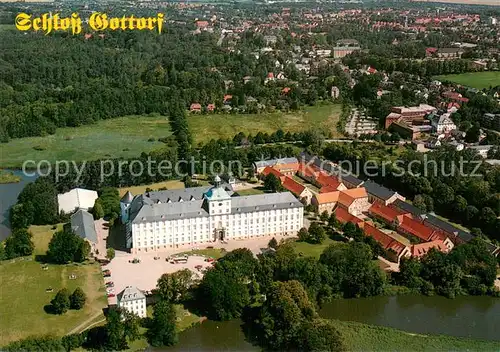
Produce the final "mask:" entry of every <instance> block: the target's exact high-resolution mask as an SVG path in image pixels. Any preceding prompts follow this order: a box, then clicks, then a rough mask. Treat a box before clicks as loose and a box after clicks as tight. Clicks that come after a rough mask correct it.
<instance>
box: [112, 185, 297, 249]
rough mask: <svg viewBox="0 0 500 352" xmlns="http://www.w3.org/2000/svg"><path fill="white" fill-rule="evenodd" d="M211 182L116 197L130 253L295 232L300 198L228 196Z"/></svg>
mask: <svg viewBox="0 0 500 352" xmlns="http://www.w3.org/2000/svg"><path fill="white" fill-rule="evenodd" d="M231 194H232V191H231V190H230V187H229V186H228V187H224V186H223V185H222V184H221V180H220V178H219V177H218V176H216V178H215V186H213V187H211V186H209V187H195V188H186V189H179V190H168V191H159V192H146V193H144V194H141V195H138V196H136V197H132V194H130V193H129V192H127V194H126V195H125V196H124V197H123V198H122V199H121V209H122V214H121V217H122V222H123V223H125V224H126V233H127V248H129V249H130V250H131V252H132V253H138V252H148V251H159V250H168V249H171V248H181V247H188V248H189V247H196V246H198V245H201V244H210V243H213V242H216V241H229V240H238V239H248V238H255V237H263V236H277V235H278V236H280V235H281V236H283V235H296V234H297V232H298V231H299V230H300V229H301V228H302V226H303V221H304V218H303V217H304V209H303V205H302V203H301V202H300V201H299V200H297V198H295V197H294V196H293V195H292V194H291V193H290V192H283V193H266V194H258V195H250V196H241V197H231Z"/></svg>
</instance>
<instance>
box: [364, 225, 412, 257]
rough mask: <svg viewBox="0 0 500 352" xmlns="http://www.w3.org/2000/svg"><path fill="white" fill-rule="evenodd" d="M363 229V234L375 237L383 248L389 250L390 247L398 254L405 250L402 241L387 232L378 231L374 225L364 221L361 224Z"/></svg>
mask: <svg viewBox="0 0 500 352" xmlns="http://www.w3.org/2000/svg"><path fill="white" fill-rule="evenodd" d="M363 230H364V231H365V234H366V235H368V236H370V237H372V238H373V239H375V240H376V241H377V242H378V243H380V245H381V246H382V247H383V248H384V249H385V250H389V249H392V250H393V251H394V252H396V254H397V255H398V256H399V255H400V254H401V252H403V251H404V250H405V248H407V247H406V245H404V244H403V243H401V242H399V241H397V240H395V239H394V238H392V237H391V236H389V235H388V234H386V233H384V232H382V231H380V230H379V229H377V228H376V227H375V226H373V225H372V224H370V223H367V222H365V223H364V226H363Z"/></svg>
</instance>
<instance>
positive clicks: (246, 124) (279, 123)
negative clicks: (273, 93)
mask: <svg viewBox="0 0 500 352" xmlns="http://www.w3.org/2000/svg"><path fill="white" fill-rule="evenodd" d="M341 110H342V106H341V105H339V104H336V105H334V104H329V105H318V106H308V107H306V108H305V109H304V110H303V111H297V112H290V113H282V112H274V113H262V114H238V115H236V114H235V115H232V114H212V115H198V114H191V115H189V116H188V117H187V119H188V123H189V128H190V130H191V134H192V135H193V140H194V142H195V145H196V144H197V143H200V142H207V141H209V140H211V139H219V138H233V137H234V135H236V134H237V133H239V132H244V133H245V134H247V135H248V134H252V135H255V134H257V133H258V132H263V133H272V132H275V131H276V130H278V129H280V128H281V129H282V130H283V131H285V132H287V131H290V132H299V131H305V130H307V129H309V128H311V127H320V128H322V129H323V130H324V131H330V132H331V133H332V135H333V136H338V132H337V128H336V125H337V121H338V120H339V117H340V113H341Z"/></svg>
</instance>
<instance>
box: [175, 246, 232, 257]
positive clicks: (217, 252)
mask: <svg viewBox="0 0 500 352" xmlns="http://www.w3.org/2000/svg"><path fill="white" fill-rule="evenodd" d="M183 254H187V255H204V256H207V257H212V258H215V259H219V258H221V257H223V256H224V255H226V251H225V250H224V249H223V248H205V249H193V250H192V251H187V252H182V253H180V254H178V255H183Z"/></svg>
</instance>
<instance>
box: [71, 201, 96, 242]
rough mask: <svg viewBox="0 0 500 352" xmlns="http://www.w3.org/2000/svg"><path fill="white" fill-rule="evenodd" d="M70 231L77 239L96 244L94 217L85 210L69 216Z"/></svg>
mask: <svg viewBox="0 0 500 352" xmlns="http://www.w3.org/2000/svg"><path fill="white" fill-rule="evenodd" d="M71 230H73V232H74V233H75V234H77V235H78V236H79V237H81V238H83V239H85V240H88V241H90V242H92V243H97V232H96V230H95V224H94V217H93V216H92V214H90V213H89V212H88V211H86V210H82V209H80V210H78V211H77V212H76V213H74V214H73V215H71Z"/></svg>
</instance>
